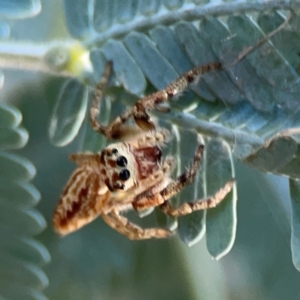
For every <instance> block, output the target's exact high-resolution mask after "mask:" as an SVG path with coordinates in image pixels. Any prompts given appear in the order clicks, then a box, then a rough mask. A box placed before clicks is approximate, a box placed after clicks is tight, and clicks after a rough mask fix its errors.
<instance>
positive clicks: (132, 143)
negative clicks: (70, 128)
mask: <svg viewBox="0 0 300 300" xmlns="http://www.w3.org/2000/svg"><path fill="white" fill-rule="evenodd" d="M111 69H112V64H111V63H108V64H107V65H106V68H105V70H104V75H103V78H102V79H101V81H100V82H99V84H98V85H97V88H96V89H95V93H94V100H93V104H92V107H91V110H90V121H91V125H92V127H93V129H94V130H95V131H97V132H99V133H101V134H104V135H105V136H106V137H107V138H108V139H121V140H122V139H123V140H124V141H123V142H119V143H114V144H110V145H109V146H107V147H106V148H105V149H104V150H102V151H101V152H98V153H91V152H83V153H77V154H72V155H71V160H72V161H74V162H75V163H76V164H77V165H78V167H77V169H76V170H75V171H74V173H73V174H72V176H71V178H70V180H69V182H68V183H67V185H66V187H65V189H64V191H63V193H62V195H61V198H60V200H59V203H58V206H57V208H56V210H55V213H54V218H53V224H54V228H55V230H56V231H57V232H58V233H59V234H61V235H66V234H69V233H71V232H73V231H75V230H78V229H79V228H81V227H82V226H84V225H86V224H87V223H89V222H91V221H92V220H94V219H95V218H96V217H98V216H101V217H102V218H103V220H104V221H105V222H106V223H107V224H108V225H110V226H111V227H112V228H114V229H115V230H116V231H118V232H120V233H122V234H124V235H125V236H127V237H128V238H129V239H132V240H139V239H149V238H166V237H169V236H171V235H173V233H174V232H173V231H170V230H167V229H163V228H147V229H144V228H141V227H139V226H137V225H136V224H133V223H131V222H130V221H129V220H128V219H127V218H125V217H124V216H123V215H122V214H121V213H122V212H124V211H126V210H128V209H132V208H133V209H135V210H136V211H143V210H146V209H148V208H153V207H159V208H160V209H161V210H162V211H163V212H164V213H166V214H167V215H170V216H175V217H179V216H183V215H187V214H190V213H192V212H193V211H196V210H203V209H207V208H211V207H215V206H216V205H217V204H218V203H220V202H221V201H222V200H223V199H224V197H225V196H226V195H227V194H228V193H229V192H230V191H231V189H232V186H233V180H232V181H229V182H227V183H226V184H225V186H223V187H222V188H221V189H220V190H219V191H218V192H217V193H216V194H215V195H214V196H213V197H210V198H207V199H200V200H197V201H194V202H187V203H184V204H182V205H181V206H179V207H177V208H174V207H173V206H172V205H171V203H170V201H169V200H170V199H171V198H172V196H174V195H175V194H177V193H179V192H180V191H181V190H182V189H183V188H184V187H185V186H187V185H188V184H190V183H192V182H193V180H194V178H195V175H196V173H197V171H198V168H199V165H200V161H201V158H202V153H203V149H204V146H203V145H201V144H199V145H198V146H197V149H196V152H195V156H194V158H193V161H192V163H191V165H190V166H189V168H188V170H187V171H186V172H185V173H183V174H182V175H181V176H179V177H178V178H176V179H172V178H171V173H172V170H173V167H174V158H173V157H169V156H168V157H166V158H162V152H161V146H162V145H163V144H165V143H167V142H168V140H169V132H168V130H166V129H160V128H156V126H155V125H154V123H153V122H152V121H151V119H150V116H149V115H148V113H147V111H149V110H153V109H155V108H156V106H157V105H158V104H161V103H163V102H166V101H168V100H169V99H171V98H172V97H173V96H175V95H176V94H178V93H180V92H182V91H184V90H185V89H186V88H187V86H188V84H190V83H191V82H193V81H195V80H196V79H197V78H198V77H199V76H201V75H202V74H204V73H205V72H208V71H210V70H213V69H221V64H219V63H212V64H208V65H206V66H200V67H196V68H194V69H191V70H190V71H188V72H186V73H184V74H183V75H181V76H180V77H179V78H178V79H177V80H175V81H174V82H172V83H171V84H170V85H169V86H168V87H167V88H166V89H164V90H161V91H158V92H156V93H154V94H151V95H149V96H146V97H144V98H142V99H140V100H139V101H138V102H137V103H136V104H135V105H134V106H133V107H132V108H131V109H129V110H127V111H125V112H124V113H123V114H122V115H120V116H118V117H117V118H116V119H115V120H113V121H112V122H111V123H110V124H109V125H108V126H103V125H102V124H101V123H99V122H98V120H97V119H98V116H99V109H100V108H99V107H100V101H101V98H102V92H103V89H104V87H105V85H106V84H107V82H108V79H109V76H110V73H111ZM132 117H133V118H134V120H135V123H136V124H137V125H138V126H136V125H134V126H133V125H126V124H125V123H126V121H127V120H128V119H130V118H132Z"/></svg>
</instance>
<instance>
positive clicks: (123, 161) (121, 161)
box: [117, 156, 127, 167]
mask: <svg viewBox="0 0 300 300" xmlns="http://www.w3.org/2000/svg"><path fill="white" fill-rule="evenodd" d="M117 165H118V166H119V167H126V166H127V159H126V157H124V156H119V157H118V158H117Z"/></svg>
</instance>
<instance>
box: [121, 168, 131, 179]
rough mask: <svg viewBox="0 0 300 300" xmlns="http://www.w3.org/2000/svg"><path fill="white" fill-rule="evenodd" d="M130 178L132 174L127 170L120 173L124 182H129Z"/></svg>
mask: <svg viewBox="0 0 300 300" xmlns="http://www.w3.org/2000/svg"><path fill="white" fill-rule="evenodd" d="M129 177H130V172H129V171H128V170H127V169H124V170H122V171H121V172H120V173H119V178H120V179H121V180H123V181H125V180H127V179H128V178H129Z"/></svg>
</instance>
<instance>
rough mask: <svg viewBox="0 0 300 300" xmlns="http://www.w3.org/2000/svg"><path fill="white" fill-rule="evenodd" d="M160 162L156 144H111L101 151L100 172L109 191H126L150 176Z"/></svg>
mask: <svg viewBox="0 0 300 300" xmlns="http://www.w3.org/2000/svg"><path fill="white" fill-rule="evenodd" d="M160 162H161V149H160V148H159V147H158V146H148V147H143V148H134V147H133V146H132V145H131V143H125V142H124V143H118V144H112V145H110V146H108V147H107V148H105V149H104V150H103V151H102V152H101V158H100V163H101V164H100V173H101V177H102V176H103V181H104V182H105V184H106V186H107V187H108V189H109V190H110V191H111V192H115V191H117V190H125V191H126V190H129V189H130V188H134V187H136V186H137V185H138V182H139V181H140V180H142V179H145V178H146V177H148V176H150V175H151V174H152V173H153V172H154V171H155V170H157V168H158V165H159V163H160Z"/></svg>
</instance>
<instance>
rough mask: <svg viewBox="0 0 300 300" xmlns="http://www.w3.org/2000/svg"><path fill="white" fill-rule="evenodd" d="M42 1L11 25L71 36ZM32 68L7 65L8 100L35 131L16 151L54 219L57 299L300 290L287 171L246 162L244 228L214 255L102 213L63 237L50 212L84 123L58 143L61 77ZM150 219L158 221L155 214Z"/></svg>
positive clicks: (298, 294)
mask: <svg viewBox="0 0 300 300" xmlns="http://www.w3.org/2000/svg"><path fill="white" fill-rule="evenodd" d="M42 3H43V11H42V12H41V14H40V15H39V16H37V17H36V18H33V19H28V20H26V21H19V22H18V23H17V24H16V25H14V26H13V27H12V33H13V36H15V37H22V38H23V39H24V40H25V39H27V38H28V39H32V40H35V41H38V40H45V37H47V38H49V39H50V38H51V37H53V36H55V37H56V38H57V37H63V36H64V33H65V28H63V27H62V19H61V18H62V17H63V16H62V15H61V14H62V13H61V10H60V8H61V6H60V5H61V1H59V0H56V1H52V2H51V3H50V2H46V1H42ZM51 12H52V13H51ZM54 17H55V20H56V21H55V22H53V18H54ZM60 17H61V18H60ZM49 24H55V25H54V26H49ZM36 26H38V28H39V30H38V31H37V30H35V29H36V28H37V27H36ZM29 75H30V76H28V72H22V71H18V72H16V71H5V76H6V79H5V80H6V83H5V86H4V89H3V91H2V100H1V101H6V102H8V103H12V104H15V105H16V106H17V107H18V108H19V109H20V110H21V112H22V114H23V123H22V124H23V126H24V127H25V128H26V129H27V130H28V131H29V133H30V140H29V142H28V145H27V146H26V147H25V148H24V149H22V150H19V151H17V153H18V154H21V155H24V156H25V157H27V158H28V159H29V160H31V161H32V162H33V164H34V165H35V166H36V169H37V175H36V177H35V178H34V180H33V183H34V185H35V186H36V187H37V188H38V189H39V191H40V192H41V201H40V203H39V205H38V209H39V210H40V212H41V213H42V214H43V215H44V217H45V218H46V220H47V223H48V227H47V229H46V230H45V231H44V232H43V233H42V234H41V235H40V236H38V237H37V239H38V240H39V241H41V242H42V243H43V244H44V245H45V246H46V247H47V249H48V250H49V252H50V254H51V262H50V263H49V264H47V265H46V266H45V267H44V268H43V270H44V271H45V273H46V275H47V276H48V278H49V286H48V288H47V289H46V290H45V295H46V296H47V297H48V298H49V299H58V300H64V299H72V300H77V299H78V300H82V299H86V300H94V299H95V300H97V299H109V300H111V299H122V300H126V299H128V300H129V299H131V300H139V299H145V300H147V299H149V300H152V299H156V300H159V299H176V300H177V299H178V300H180V299H203V300H227V299H228V300H235V299H245V300H248V299H249V300H252V299H261V300H264V299H266V300H269V299H272V300H273V299H274V300H282V299H285V300H294V299H299V298H300V284H299V283H300V274H299V272H298V271H297V270H296V269H295V268H294V266H293V264H292V259H291V250H290V226H289V218H290V206H289V195H288V187H287V185H288V183H287V180H286V179H284V178H280V177H275V176H273V175H266V174H261V173H259V172H258V171H256V170H253V169H250V168H247V167H245V166H244V165H241V164H239V163H238V162H236V167H237V174H236V178H237V184H238V199H239V201H238V229H237V236H236V241H235V244H234V246H233V249H232V250H231V251H230V253H229V254H228V255H227V256H225V257H224V258H222V259H221V260H220V261H214V260H212V259H211V258H210V256H209V254H208V253H207V250H206V246H205V238H204V239H202V241H201V242H199V243H198V244H196V245H195V246H193V247H191V248H189V247H188V246H186V245H185V244H183V243H182V242H181V241H180V240H179V238H178V237H174V238H172V239H169V240H165V241H156V240H154V241H152V240H151V241H142V242H132V241H129V240H127V239H126V238H125V237H123V236H121V235H119V234H118V233H116V232H115V231H113V230H112V229H110V228H109V227H108V226H107V225H106V224H104V222H103V221H102V220H101V219H98V220H96V221H95V222H93V223H91V224H90V225H89V226H86V227H84V228H83V229H82V230H80V231H78V232H76V233H74V234H72V235H70V236H67V237H66V238H64V239H61V238H59V237H58V236H57V235H56V234H55V233H54V232H53V229H52V226H51V219H52V214H53V211H54V208H55V206H56V203H57V201H58V199H59V195H60V193H61V191H62V189H63V186H64V184H65V182H66V181H67V179H68V177H69V175H70V173H71V172H72V170H73V168H74V165H73V164H72V163H71V162H70V161H69V160H68V156H69V154H70V153H72V152H76V151H77V150H78V149H79V148H80V147H81V142H82V135H83V133H82V132H81V133H79V136H78V137H77V138H76V140H75V141H74V142H73V143H72V144H71V145H69V146H67V147H64V148H56V147H54V146H52V145H51V144H50V142H49V138H48V125H49V115H50V113H51V110H52V108H53V99H54V98H55V95H57V94H58V93H59V90H60V88H61V85H62V82H63V79H61V78H57V77H54V76H46V75H40V74H39V75H36V74H34V73H30V74H29ZM130 216H131V217H134V216H133V215H132V214H130ZM149 219H150V222H151V219H152V221H153V217H151V216H150V217H149ZM0 255H1V253H0ZM0 268H1V266H0ZM0 295H1V291H0Z"/></svg>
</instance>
